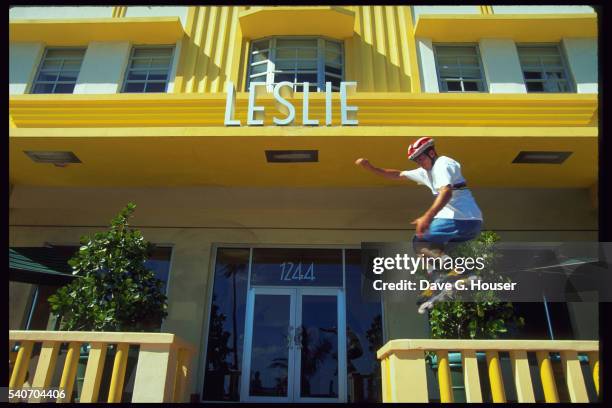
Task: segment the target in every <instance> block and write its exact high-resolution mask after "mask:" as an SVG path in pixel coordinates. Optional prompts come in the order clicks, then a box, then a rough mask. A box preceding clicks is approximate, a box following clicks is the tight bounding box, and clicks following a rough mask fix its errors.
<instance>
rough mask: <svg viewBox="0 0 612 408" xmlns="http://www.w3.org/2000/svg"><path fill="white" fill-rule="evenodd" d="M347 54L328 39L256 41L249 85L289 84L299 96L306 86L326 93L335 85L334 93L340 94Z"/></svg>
mask: <svg viewBox="0 0 612 408" xmlns="http://www.w3.org/2000/svg"><path fill="white" fill-rule="evenodd" d="M343 54H344V52H343V47H342V43H341V42H339V41H332V40H328V39H325V38H307V37H274V38H266V39H262V40H257V41H253V42H252V43H251V54H250V60H249V74H248V75H249V83H250V82H263V83H266V84H268V85H269V86H272V85H274V84H277V83H279V82H283V81H289V82H292V83H293V84H294V90H295V91H296V92H303V89H302V88H303V85H302V83H303V82H308V83H309V89H310V90H311V91H324V90H325V82H331V83H332V91H339V90H340V82H341V81H342V80H343V75H344V55H343ZM247 86H248V85H247Z"/></svg>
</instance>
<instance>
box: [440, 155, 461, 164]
mask: <svg viewBox="0 0 612 408" xmlns="http://www.w3.org/2000/svg"><path fill="white" fill-rule="evenodd" d="M438 163H439V164H442V165H451V166H459V167H461V164H459V162H458V161H457V160H455V159H453V158H451V157H448V156H438V158H437V159H436V163H435V164H438Z"/></svg>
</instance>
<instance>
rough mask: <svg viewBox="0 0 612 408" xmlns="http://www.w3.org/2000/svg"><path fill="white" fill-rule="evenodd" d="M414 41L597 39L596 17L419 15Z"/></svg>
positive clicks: (559, 15)
mask: <svg viewBox="0 0 612 408" xmlns="http://www.w3.org/2000/svg"><path fill="white" fill-rule="evenodd" d="M414 35H415V37H423V38H430V39H431V40H432V41H434V42H445V41H448V42H478V41H480V39H482V38H510V39H513V40H514V41H516V42H558V41H560V40H561V39H562V38H564V37H568V38H570V37H571V38H597V14H595V13H592V14H501V15H498V14H492V15H448V14H424V15H420V16H419V19H418V21H417V23H416V26H415V28H414Z"/></svg>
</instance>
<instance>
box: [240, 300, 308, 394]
mask: <svg viewBox="0 0 612 408" xmlns="http://www.w3.org/2000/svg"><path fill="white" fill-rule="evenodd" d="M295 297H296V296H295V289H288V288H253V289H251V290H250V292H249V296H248V299H247V327H246V332H245V353H244V364H243V366H242V367H243V373H244V374H243V375H242V384H241V387H242V388H241V392H240V395H241V396H242V398H243V399H244V400H247V401H256V402H291V401H292V400H293V366H294V359H295V356H294V354H295V353H293V342H294V330H293V328H294V327H295Z"/></svg>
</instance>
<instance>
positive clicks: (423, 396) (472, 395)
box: [377, 339, 599, 402]
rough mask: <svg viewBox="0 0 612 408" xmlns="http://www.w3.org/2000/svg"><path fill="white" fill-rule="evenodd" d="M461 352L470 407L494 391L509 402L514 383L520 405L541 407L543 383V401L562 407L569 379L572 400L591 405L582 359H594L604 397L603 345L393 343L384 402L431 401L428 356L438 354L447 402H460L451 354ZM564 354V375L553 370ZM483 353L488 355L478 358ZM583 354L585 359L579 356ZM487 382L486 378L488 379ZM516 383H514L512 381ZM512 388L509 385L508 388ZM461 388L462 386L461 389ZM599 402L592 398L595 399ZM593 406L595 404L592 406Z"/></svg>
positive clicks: (385, 354) (384, 360) (386, 352)
mask: <svg viewBox="0 0 612 408" xmlns="http://www.w3.org/2000/svg"><path fill="white" fill-rule="evenodd" d="M457 351H458V352H460V353H461V366H462V373H463V383H464V388H465V398H466V401H467V402H483V391H486V392H487V393H488V392H489V391H490V397H491V400H492V401H493V402H507V398H506V391H509V389H508V387H509V386H510V385H508V384H509V383H512V385H513V386H514V388H515V390H516V399H517V401H518V402H536V398H535V393H534V385H535V382H536V381H541V389H542V392H543V397H544V398H543V399H544V400H545V401H546V402H560V400H561V399H560V395H561V394H560V392H559V391H560V389H559V388H561V387H559V384H561V382H560V378H559V377H561V376H562V377H563V378H564V379H565V383H566V385H567V389H566V390H565V387H563V391H564V392H566V394H567V399H569V400H570V401H571V402H589V393H588V392H587V382H589V383H590V379H589V378H586V376H584V375H583V371H582V367H581V364H580V360H585V358H584V355H586V357H587V358H588V363H589V370H590V375H591V376H592V383H590V384H592V385H593V386H594V389H595V393H596V394H597V395H599V345H598V342H597V341H574V340H543V341H540V340H428V339H423V340H392V341H389V342H388V343H387V344H385V345H384V346H383V347H382V348H381V349H380V350H378V354H377V355H378V359H379V360H381V365H382V367H381V371H382V387H383V390H382V391H383V402H428V401H430V399H431V396H430V395H429V390H428V384H427V370H428V367H427V364H428V363H427V361H426V360H427V359H426V354H425V353H426V352H432V353H435V356H436V358H437V379H438V384H439V389H440V401H441V402H454V394H453V384H452V380H451V371H450V365H449V352H457ZM477 352H484V355H485V356H484V357H485V358H484V359H483V360H485V362H486V370H483V371H485V372H486V374H487V377H488V383H489V384H490V390H483V389H482V387H481V382H482V383H485V381H481V380H485V379H484V378H481V375H480V374H479V369H478V365H479V364H478V360H479V359H478V356H477ZM500 352H508V353H509V355H510V364H511V372H512V378H511V379H510V378H508V376H506V378H505V380H506V382H505V383H504V378H503V376H502V367H501V366H502V364H501V358H500ZM530 352H534V353H535V357H536V359H537V372H539V378H537V376H534V377H535V378H533V377H532V375H531V368H530V365H529V358H528V354H527V353H530ZM551 353H559V355H560V362H561V366H562V369H563V370H562V374H561V373H556V375H555V372H554V371H555V370H554V369H553V361H554V360H555V354H553V355H551ZM478 354H482V353H478ZM579 355H580V356H579ZM483 377H484V376H483ZM510 380H512V381H510ZM504 384H506V386H505V385H504ZM455 388H456V387H455ZM593 399H596V397H595V398H593V397H592V398H591V400H593ZM591 402H593V401H591Z"/></svg>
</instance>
